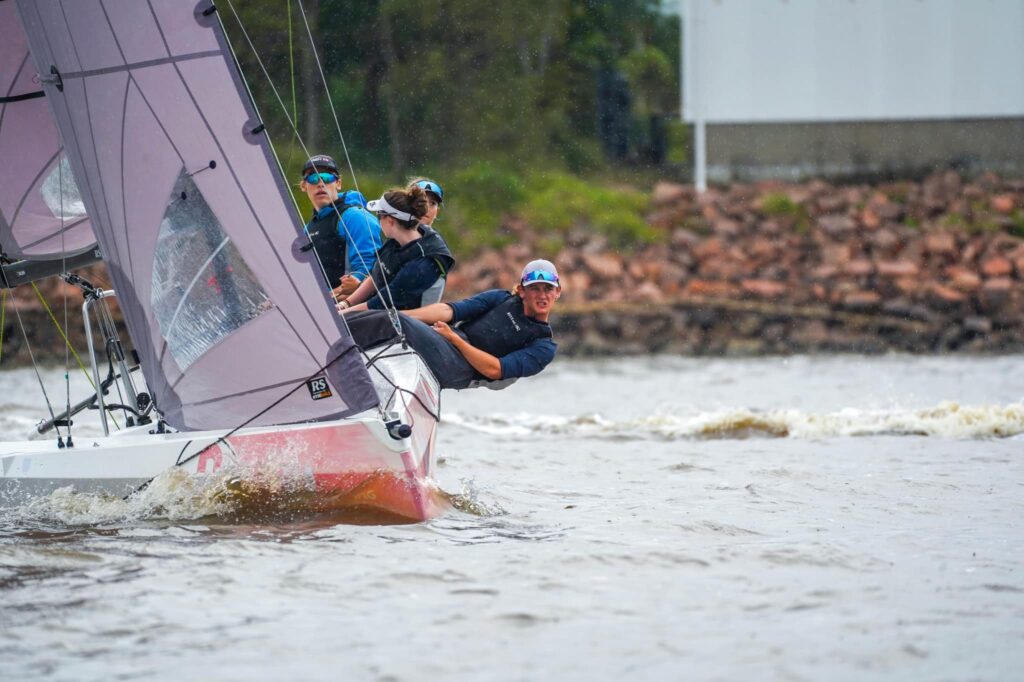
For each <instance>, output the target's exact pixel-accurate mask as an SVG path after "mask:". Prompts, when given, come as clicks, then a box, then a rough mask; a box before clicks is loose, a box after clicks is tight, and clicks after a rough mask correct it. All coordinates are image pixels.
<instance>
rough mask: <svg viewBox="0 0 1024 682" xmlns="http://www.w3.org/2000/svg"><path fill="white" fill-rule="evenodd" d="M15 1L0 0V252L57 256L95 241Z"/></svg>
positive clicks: (31, 257)
mask: <svg viewBox="0 0 1024 682" xmlns="http://www.w3.org/2000/svg"><path fill="white" fill-rule="evenodd" d="M35 78H36V68H35V65H34V64H33V63H32V60H31V59H30V58H29V51H28V43H27V42H26V40H25V34H24V32H23V31H22V30H21V24H20V23H19V21H18V18H17V13H16V10H15V7H14V4H13V3H10V2H0V252H2V253H3V254H4V255H5V256H7V257H8V258H9V259H11V260H16V259H27V260H35V261H40V260H50V259H53V260H58V259H66V258H69V257H71V256H75V255H78V254H81V253H83V252H85V251H89V250H90V249H91V248H92V247H93V246H94V245H95V243H96V237H95V236H94V235H93V232H92V225H91V224H90V223H89V218H88V216H87V215H86V212H85V206H84V204H83V203H82V197H81V194H80V193H79V191H78V187H77V185H76V184H75V179H74V176H73V174H72V172H71V168H70V166H69V165H68V162H67V159H65V158H64V156H63V153H62V150H61V145H60V137H59V136H58V134H57V128H56V126H54V123H53V118H52V116H51V114H50V110H49V107H48V106H47V104H46V100H45V98H44V97H43V92H42V89H41V87H40V85H39V83H38V82H35Z"/></svg>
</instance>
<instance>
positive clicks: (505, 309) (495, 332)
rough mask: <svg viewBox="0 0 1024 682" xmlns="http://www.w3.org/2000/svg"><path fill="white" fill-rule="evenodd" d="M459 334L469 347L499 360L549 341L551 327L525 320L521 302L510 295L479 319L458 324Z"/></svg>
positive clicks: (543, 323)
mask: <svg viewBox="0 0 1024 682" xmlns="http://www.w3.org/2000/svg"><path fill="white" fill-rule="evenodd" d="M458 331H459V332H460V333H461V334H462V336H463V337H465V339H466V340H467V341H469V342H470V343H471V344H472V345H474V346H476V347H477V348H479V349H480V350H483V351H486V352H488V353H490V354H491V355H493V356H495V357H498V358H500V357H502V356H505V355H508V354H509V353H511V352H512V351H517V350H520V349H522V348H526V347H527V346H529V345H530V344H531V343H533V342H534V341H536V340H538V339H550V338H551V337H552V334H551V325H549V324H548V323H546V322H538V321H537V320H534V319H532V318H530V317H527V316H526V312H525V311H524V310H523V299H521V298H519V296H518V295H517V294H511V293H510V294H509V295H508V298H506V299H505V300H504V301H502V302H501V303H499V304H498V305H496V306H494V307H493V308H491V309H490V310H489V311H487V312H486V313H484V314H483V315H481V316H480V317H478V318H476V319H475V320H472V321H469V322H464V323H462V324H460V325H459V327H458Z"/></svg>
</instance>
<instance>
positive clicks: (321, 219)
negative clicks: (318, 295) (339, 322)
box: [306, 200, 346, 289]
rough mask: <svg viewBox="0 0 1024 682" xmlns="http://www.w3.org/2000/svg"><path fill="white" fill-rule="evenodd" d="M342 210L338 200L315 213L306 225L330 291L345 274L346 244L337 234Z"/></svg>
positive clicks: (339, 282) (343, 208) (343, 207)
mask: <svg viewBox="0 0 1024 682" xmlns="http://www.w3.org/2000/svg"><path fill="white" fill-rule="evenodd" d="M344 210H345V205H344V204H343V203H342V202H341V201H340V200H339V201H335V202H334V203H333V204H332V205H330V206H325V207H324V208H322V209H320V210H319V211H317V212H316V213H315V214H314V215H313V219H312V220H310V221H309V222H308V223H307V224H306V233H307V234H308V235H309V240H310V241H311V242H313V248H314V249H316V254H317V256H319V258H320V264H321V265H323V268H324V274H325V275H326V276H327V285H328V286H329V287H331V288H332V289H333V288H334V287H336V286H338V285H339V284H341V276H342V275H344V274H345V253H346V242H345V240H344V239H342V237H341V234H339V233H338V221H339V220H341V212H342V211H344Z"/></svg>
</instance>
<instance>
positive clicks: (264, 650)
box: [0, 357, 1024, 681]
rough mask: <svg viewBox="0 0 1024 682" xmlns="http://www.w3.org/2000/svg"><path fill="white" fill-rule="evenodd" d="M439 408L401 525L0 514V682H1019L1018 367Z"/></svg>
mask: <svg viewBox="0 0 1024 682" xmlns="http://www.w3.org/2000/svg"><path fill="white" fill-rule="evenodd" d="M61 374H62V373H61V372H48V373H47V380H48V384H49V385H51V386H55V387H57V388H59V386H60V377H61ZM34 381H35V380H34V378H32V376H31V375H30V374H29V373H27V372H25V371H20V370H19V371H16V372H4V373H2V374H0V436H2V437H5V438H6V439H15V438H20V437H22V436H24V435H25V434H26V433H27V432H28V431H29V430H30V429H31V427H32V425H33V424H34V423H35V421H36V419H37V418H38V416H39V414H40V412H39V407H38V405H37V403H38V402H39V401H38V399H37V398H36V395H37V394H38V389H35V391H34V390H33V386H34ZM76 381H77V379H76ZM59 393H60V392H59V391H58V394H59ZM443 412H444V417H445V419H444V422H443V424H442V427H441V433H440V437H439V444H440V452H441V453H442V456H443V458H444V459H443V463H442V465H441V466H440V468H439V471H440V474H439V481H438V483H439V485H440V487H441V488H442V489H443V490H445V491H448V492H449V493H451V494H453V496H454V500H455V506H454V507H453V508H452V509H451V510H449V511H448V512H447V513H446V514H445V515H443V516H442V517H440V518H438V519H436V520H434V521H431V522H429V523H425V524H420V525H415V526H359V525H347V524H340V523H338V519H336V518H332V517H330V516H323V515H319V516H317V515H309V514H307V515H300V514H297V513H294V510H291V512H290V513H284V514H282V513H281V509H279V508H278V509H275V510H274V513H273V514H272V515H270V516H269V517H264V518H261V517H260V516H259V514H256V515H255V517H254V516H253V514H252V513H251V512H252V511H253V510H252V509H249V510H248V512H250V513H249V514H247V515H239V514H238V509H237V508H234V507H233V506H232V505H233V504H235V501H234V500H233V499H232V498H231V497H225V496H224V495H222V494H211V493H210V491H207V490H196V489H193V488H191V487H190V482H189V481H187V480H184V479H180V478H178V477H175V476H167V477H164V478H163V479H162V480H159V481H158V482H157V483H154V485H153V486H151V488H150V489H149V490H147V491H146V495H144V496H142V497H141V498H140V499H138V500H132V501H129V502H123V501H119V500H118V501H111V500H100V499H96V498H89V497H83V496H78V495H71V494H66V493H59V494H55V495H53V496H51V497H50V498H47V499H45V500H41V501H38V502H37V503H35V504H34V505H32V506H30V507H26V508H21V509H18V510H15V511H13V512H6V513H4V514H3V515H2V516H0V679H3V680H28V679H32V680H37V679H38V680H76V681H79V680H101V679H102V680H116V679H161V680H165V679H166V680H177V679H215V680H285V679H288V680H292V679H304V680H337V679H345V680H422V679H445V680H453V679H454V680H482V679H487V680H546V679H559V680H577V679H579V680H583V679H587V680H592V679H602V680H620V679H629V680H676V679H698V680H699V679H706V680H735V679H773V680H774V679H778V680H823V679H827V680H868V679H870V680H1018V679H1020V678H1021V675H1022V673H1021V671H1022V670H1024V551H1022V550H1024V533H1022V529H1021V519H1022V517H1024V436H1022V435H1021V434H1024V358H1021V357H1011V358H992V359H965V358H941V359H940V358H908V357H886V358H870V359H864V358H857V357H839V358H828V359H809V358H794V359H789V360H781V359H765V360H743V361H739V360H683V359H675V358H651V359H627V360H620V361H611V362H569V361H563V360H560V361H558V362H557V363H555V365H553V366H552V368H551V369H550V370H548V371H547V372H546V373H545V374H544V375H542V376H540V377H537V378H535V379H531V380H526V381H523V382H520V383H519V384H518V385H516V386H514V387H512V388H511V389H509V390H507V391H504V392H501V393H492V392H489V391H485V390H478V391H475V392H466V393H463V394H451V395H447V396H446V397H445V399H444V403H443ZM90 429H92V431H91V432H93V433H95V429H96V427H95V426H94V425H86V426H85V427H83V429H82V431H81V433H83V434H85V433H89V432H90ZM271 506H273V505H271Z"/></svg>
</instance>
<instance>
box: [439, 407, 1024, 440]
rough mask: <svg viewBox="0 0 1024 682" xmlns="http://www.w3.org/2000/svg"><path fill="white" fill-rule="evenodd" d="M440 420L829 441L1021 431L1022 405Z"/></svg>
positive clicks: (602, 432)
mask: <svg viewBox="0 0 1024 682" xmlns="http://www.w3.org/2000/svg"><path fill="white" fill-rule="evenodd" d="M445 422H446V423H452V424H456V425H458V426H461V427H463V428H466V429H470V430H474V431H480V432H484V433H489V434H493V435H506V436H529V435H536V434H538V433H540V434H549V435H568V436H573V437H583V438H601V439H609V438H634V439H645V438H664V439H670V440H674V439H712V440H716V439H744V438H798V439H814V438H830V437H844V436H845V437H862V436H935V437H941V438H1008V437H1013V436H1020V435H1021V434H1024V403H1013V404H1010V405H960V404H958V403H955V402H943V403H940V404H939V405H937V406H935V407H931V408H926V409H914V410H899V409H894V410H893V409H890V410H861V409H852V408H848V409H844V410H840V411H838V412H831V413H825V414H815V413H812V412H805V411H802V410H765V411H759V410H752V409H747V408H732V409H722V410H715V411H711V412H701V413H697V414H692V415H677V414H656V415H651V416H645V417H640V418H637V419H628V420H622V421H614V420H610V419H607V418H605V417H602V416H601V415H598V414H587V415H580V416H570V417H558V416H552V415H534V414H525V413H521V414H516V415H510V416H493V415H492V416H489V417H466V416H462V415H459V414H452V413H449V414H448V415H446V416H445Z"/></svg>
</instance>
